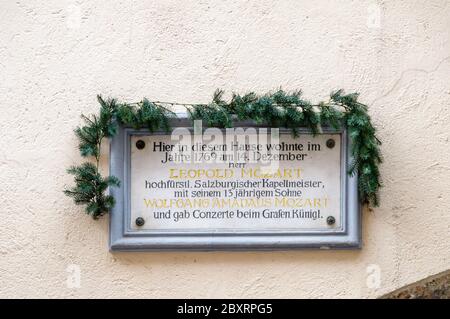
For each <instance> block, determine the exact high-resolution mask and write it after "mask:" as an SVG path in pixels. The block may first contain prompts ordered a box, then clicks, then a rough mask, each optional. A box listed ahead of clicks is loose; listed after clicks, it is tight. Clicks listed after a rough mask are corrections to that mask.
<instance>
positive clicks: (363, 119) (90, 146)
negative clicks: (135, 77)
mask: <svg viewBox="0 0 450 319" xmlns="http://www.w3.org/2000/svg"><path fill="white" fill-rule="evenodd" d="M223 94H224V91H223V90H216V91H215V92H214V95H213V99H212V101H211V103H209V104H180V105H185V106H186V107H187V111H188V114H189V117H190V119H191V120H192V121H194V120H202V121H203V122H204V124H205V125H206V126H209V127H219V128H228V127H232V126H233V119H236V118H237V119H238V120H250V121H253V122H255V124H259V125H265V126H269V127H286V128H290V129H291V130H292V133H293V135H294V136H298V129H299V128H300V127H307V128H309V129H310V130H311V132H312V133H313V134H317V133H319V132H320V131H321V128H322V127H333V128H336V129H339V128H341V127H344V128H347V130H348V134H349V135H350V138H351V153H352V156H353V160H352V163H351V164H350V167H349V168H348V172H349V174H357V176H358V190H359V197H360V201H361V203H363V204H369V205H373V206H378V203H379V201H378V189H379V188H380V187H381V183H380V172H379V168H378V166H379V164H380V163H381V153H380V145H381V142H380V141H379V140H378V138H377V137H376V135H375V128H374V127H373V125H372V123H371V120H370V117H369V115H368V113H367V111H368V110H367V106H366V105H364V104H362V103H360V102H358V94H357V93H352V94H345V93H344V91H343V90H338V91H336V92H333V93H332V94H331V96H330V100H329V101H326V102H320V103H318V104H316V105H313V104H311V102H309V101H308V100H305V99H303V98H302V92H301V91H294V92H290V93H289V92H285V91H283V90H281V89H280V90H278V91H275V92H272V93H267V94H264V95H258V94H256V93H254V92H250V93H247V94H245V95H239V94H233V96H232V98H231V100H230V101H229V102H227V101H225V100H224V99H223ZM97 98H98V101H99V103H100V112H99V114H98V115H93V116H91V117H87V116H84V115H82V119H83V120H84V122H85V125H84V126H81V127H78V128H76V129H75V134H76V136H77V137H78V139H79V150H80V153H81V155H82V156H83V157H93V158H94V159H95V161H96V165H94V164H92V163H84V164H82V165H80V166H75V167H71V168H70V169H69V170H68V173H69V174H72V175H74V180H75V186H74V187H73V188H71V189H68V190H65V191H64V192H65V194H66V195H68V196H71V197H73V199H74V201H75V203H76V204H84V205H86V213H87V214H89V215H91V216H92V217H93V218H94V219H97V218H98V217H100V216H102V215H104V214H105V213H108V212H109V211H110V209H111V208H112V207H113V206H114V198H112V197H111V196H109V195H105V191H106V189H107V188H108V187H110V186H111V187H114V186H120V185H119V184H120V183H119V180H118V179H117V178H115V177H114V176H109V177H107V178H103V177H102V176H101V175H100V173H99V159H100V149H101V143H102V140H103V139H104V138H111V137H113V136H114V135H115V134H116V132H117V126H118V125H124V126H128V127H133V128H136V129H142V128H147V129H148V130H149V131H150V132H155V131H158V130H164V131H166V132H169V131H170V129H171V128H170V119H171V118H173V117H175V114H174V113H173V112H172V111H170V110H168V109H167V108H165V107H164V105H163V104H167V103H162V102H151V101H149V100H147V99H143V100H142V101H141V102H139V103H121V104H118V103H117V101H116V100H114V99H109V100H106V101H105V100H103V99H102V98H101V96H98V97H97ZM168 104H177V103H168Z"/></svg>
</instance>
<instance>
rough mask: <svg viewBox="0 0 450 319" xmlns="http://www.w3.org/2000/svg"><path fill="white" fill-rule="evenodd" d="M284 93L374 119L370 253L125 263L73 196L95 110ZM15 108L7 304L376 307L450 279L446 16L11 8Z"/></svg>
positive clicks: (5, 210)
mask: <svg viewBox="0 0 450 319" xmlns="http://www.w3.org/2000/svg"><path fill="white" fill-rule="evenodd" d="M280 85H281V86H282V87H283V88H285V89H297V88H303V89H304V92H305V95H306V96H307V97H309V98H311V99H312V100H320V99H323V98H326V96H327V95H328V93H329V92H330V91H331V90H332V89H336V88H345V89H347V90H348V91H354V90H357V91H359V92H361V99H362V100H363V101H364V102H366V103H367V104H369V105H370V113H371V115H372V117H373V122H374V123H375V125H376V126H377V128H378V130H379V131H378V132H379V133H378V134H379V136H380V138H381V139H382V141H383V142H384V144H383V147H382V151H383V153H384V160H385V163H384V165H383V166H382V176H383V181H384V188H383V189H382V191H381V207H379V208H377V209H375V210H374V211H364V220H363V232H364V248H363V249H362V250H360V251H287V252H260V253H256V252H253V253H252V252H249V253H232V252H212V253H183V252H178V253H115V254H111V253H110V252H108V248H107V238H108V227H107V225H108V218H107V217H106V218H104V219H102V220H100V221H93V220H91V219H90V218H89V217H88V216H86V215H84V213H83V210H82V208H80V207H76V206H75V205H74V204H73V203H72V201H71V200H70V199H69V198H67V197H65V196H64V195H63V194H62V189H63V188H64V187H65V186H68V185H71V183H72V178H71V177H70V176H68V175H67V174H66V173H65V169H66V168H67V167H68V166H69V165H71V164H76V163H79V162H80V156H79V154H78V152H77V148H76V144H77V141H76V138H75V137H74V134H73V132H72V130H73V129H74V127H76V126H77V125H78V124H79V123H80V119H79V115H80V114H81V113H82V112H83V113H90V112H96V111H97V109H98V105H97V103H96V99H95V95H96V94H97V93H101V94H103V95H104V96H112V97H117V98H120V99H123V100H126V101H136V100H138V99H140V98H142V97H143V96H146V97H149V98H153V99H160V100H169V101H178V102H183V101H187V102H204V101H208V100H209V99H210V96H211V93H212V92H213V91H214V89H215V88H217V87H220V88H224V89H226V90H227V91H232V90H236V91H240V92H242V91H246V90H250V89H251V90H256V91H258V92H265V91H267V90H269V89H274V88H277V87H278V86H280ZM0 101H1V102H0V107H1V110H0V111H1V113H0V130H1V131H0V133H1V135H0V136H1V137H0V297H77V298H78V297H183V298H184V297H227V298H228V297H230V298H235V297H308V298H313V297H377V296H380V295H382V294H384V293H386V292H388V291H391V290H393V289H395V288H398V287H400V286H403V285H405V284H408V283H411V282H413V281H416V280H419V279H421V278H423V277H426V276H428V275H432V274H434V273H438V272H440V271H443V270H446V269H449V268H450V241H449V233H450V228H449V227H450V191H449V190H450V142H449V138H450V1H448V0H431V1H421V0H408V1H400V0H386V1H375V0H370V1H369V0H365V1H356V0H355V1H350V0H329V1H326V0H316V1H306V0H302V1H294V0H291V1H287V0H280V1H268V0H254V1H253V0H252V1H237V0H236V1H194V0H190V1H168V0H164V1H163V0H161V1H131V0H130V1H111V0H108V1H106V0H102V1H93V0H79V1H56V0H49V1H22V0H18V1H12V0H3V1H1V3H0ZM107 154H108V150H107V149H105V150H104V155H105V156H104V163H103V164H104V167H105V168H106V167H107ZM373 264H374V265H376V266H377V267H379V270H380V271H381V285H380V287H379V288H373V286H372V285H367V282H369V284H370V283H371V277H369V278H368V277H367V276H368V273H367V269H368V270H369V272H371V271H372V270H373V269H374V268H371V267H369V268H367V267H368V266H370V265H373ZM70 265H77V266H78V267H80V271H81V285H80V287H79V288H71V285H67V279H68V275H70V273H71V269H72V268H70ZM68 267H69V268H68ZM375 269H376V268H375ZM69 279H70V277H69Z"/></svg>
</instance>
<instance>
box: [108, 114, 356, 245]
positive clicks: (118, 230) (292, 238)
mask: <svg viewBox="0 0 450 319" xmlns="http://www.w3.org/2000/svg"><path fill="white" fill-rule="evenodd" d="M171 125H172V127H174V128H175V127H187V128H189V127H191V122H190V121H189V120H188V119H187V118H186V115H185V114H184V116H183V115H181V116H180V117H179V118H177V119H173V120H172V123H171ZM235 127H258V126H256V125H251V124H250V123H246V122H238V123H236V125H235ZM323 132H324V133H339V134H340V136H341V198H342V209H341V227H340V228H337V229H332V230H326V231H325V230H320V231H311V230H301V231H299V232H284V233H283V232H282V231H277V232H271V233H267V232H260V233H258V232H252V233H245V232H236V233H231V234H230V233H220V232H211V233H205V232H165V233H164V232H158V233H151V232H145V231H136V230H133V229H132V228H131V226H130V224H131V215H130V209H129V208H130V199H129V198H130V180H129V179H130V161H131V151H130V140H131V136H132V135H149V134H159V135H161V134H167V133H165V132H155V133H150V132H149V131H148V130H135V129H133V128H127V127H119V129H118V132H117V134H116V136H114V138H112V140H111V149H110V174H111V175H114V176H116V177H117V178H119V180H120V181H121V186H120V187H113V188H111V189H110V194H111V195H112V196H114V198H115V199H116V205H115V206H114V208H113V209H112V211H111V215H110V241H109V247H110V250H111V251H170V250H185V251H189V250H190V251H211V250H238V251H239V250H244V251H245V250H247V251H248V250H289V249H305V248H309V249H357V248H361V217H360V214H361V212H360V204H359V200H358V182H357V175H356V174H355V175H353V176H350V175H349V174H348V173H347V167H348V163H350V161H351V153H350V147H349V145H350V143H349V142H350V141H349V137H348V134H347V132H346V130H335V129H332V128H323ZM284 133H289V134H291V131H290V130H287V129H281V128H280V134H284ZM302 133H311V131H310V130H309V129H307V128H300V134H302Z"/></svg>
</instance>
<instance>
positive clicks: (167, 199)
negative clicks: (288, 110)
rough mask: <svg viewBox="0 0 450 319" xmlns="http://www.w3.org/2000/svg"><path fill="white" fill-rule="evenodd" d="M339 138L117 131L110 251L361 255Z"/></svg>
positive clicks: (331, 133) (329, 134)
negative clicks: (117, 182) (342, 251)
mask: <svg viewBox="0 0 450 319" xmlns="http://www.w3.org/2000/svg"><path fill="white" fill-rule="evenodd" d="M347 145H348V140H347V135H346V132H345V131H335V130H331V129H330V130H325V131H324V132H322V133H321V134H318V135H316V136H313V134H311V132H309V131H308V130H306V129H301V128H300V130H299V136H298V137H293V135H292V132H291V131H288V130H282V129H280V130H276V131H274V130H271V129H265V128H255V127H245V128H238V129H229V130H218V129H209V130H206V131H200V132H197V133H195V134H194V132H193V131H192V130H190V129H189V128H187V127H186V128H177V129H175V131H174V132H173V134H166V133H162V132H158V133H154V134H151V133H150V132H146V131H136V130H133V129H129V128H121V129H120V132H119V134H118V136H117V137H115V138H114V140H113V142H112V146H111V147H112V148H111V152H112V153H111V155H112V156H111V174H112V175H115V176H118V177H119V178H120V179H121V180H122V186H121V188H118V189H113V190H112V192H113V195H114V197H115V198H116V199H117V205H116V207H115V208H114V210H113V212H112V216H111V249H113V250H170V249H180V250H181V249H185V250H214V249H230V250H240V249H241V250H245V249H247V250H253V249H290V248H356V247H359V246H360V225H359V205H358V199H357V189H356V178H355V177H352V176H349V175H348V174H347V165H348V163H349V160H350V159H349V150H348V147H347Z"/></svg>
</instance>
